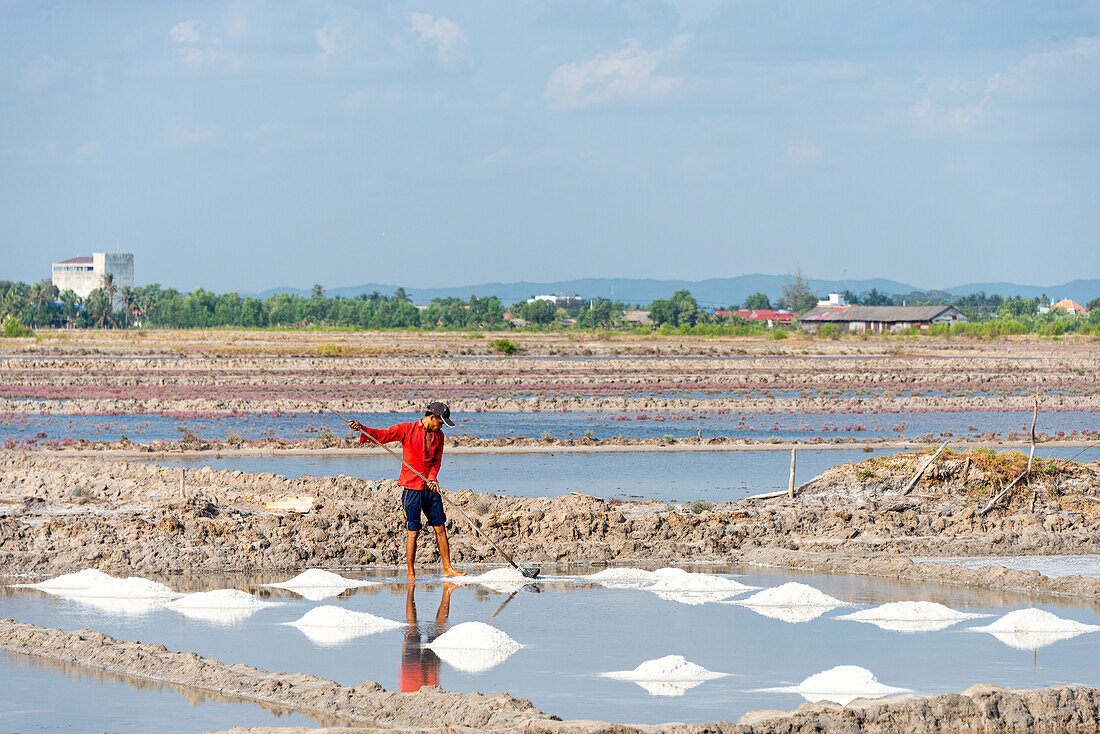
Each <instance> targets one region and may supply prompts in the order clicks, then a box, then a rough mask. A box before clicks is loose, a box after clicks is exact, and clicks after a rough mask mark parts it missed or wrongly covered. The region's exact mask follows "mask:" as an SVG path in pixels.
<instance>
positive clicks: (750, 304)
mask: <svg viewBox="0 0 1100 734" xmlns="http://www.w3.org/2000/svg"><path fill="white" fill-rule="evenodd" d="M771 307H772V302H771V301H770V300H769V299H768V296H767V294H766V293H753V294H752V295H751V296H749V297H748V298H746V299H745V308H748V309H754V310H755V309H761V308H763V309H770V308H771Z"/></svg>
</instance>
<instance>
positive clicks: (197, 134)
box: [164, 122, 218, 146]
mask: <svg viewBox="0 0 1100 734" xmlns="http://www.w3.org/2000/svg"><path fill="white" fill-rule="evenodd" d="M217 136H218V130H217V128H214V127H187V126H185V125H182V124H180V123H176V122H173V123H169V124H168V125H167V126H166V127H165V128H164V140H165V142H166V143H168V144H169V145H177V146H179V145H199V144H202V143H208V142H210V141H211V140H213V139H214V138H216V137H217Z"/></svg>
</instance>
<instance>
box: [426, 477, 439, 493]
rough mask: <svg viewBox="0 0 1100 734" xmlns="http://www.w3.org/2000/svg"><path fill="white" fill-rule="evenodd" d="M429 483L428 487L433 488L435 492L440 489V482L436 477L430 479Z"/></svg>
mask: <svg viewBox="0 0 1100 734" xmlns="http://www.w3.org/2000/svg"><path fill="white" fill-rule="evenodd" d="M427 484H428V489H430V490H432V491H433V492H438V491H439V482H437V481H435V480H434V479H429V480H428V483H427Z"/></svg>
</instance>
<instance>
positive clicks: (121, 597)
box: [43, 572, 182, 614]
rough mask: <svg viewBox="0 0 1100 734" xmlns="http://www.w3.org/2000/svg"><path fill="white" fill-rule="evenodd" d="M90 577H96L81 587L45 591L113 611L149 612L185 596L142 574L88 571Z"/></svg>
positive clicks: (129, 612)
mask: <svg viewBox="0 0 1100 734" xmlns="http://www.w3.org/2000/svg"><path fill="white" fill-rule="evenodd" d="M97 573H98V572H97ZM88 579H95V580H92V581H90V583H87V584H86V585H83V586H82V587H81V588H53V589H50V588H46V589H43V591H46V592H47V593H49V594H54V595H56V596H60V597H62V598H64V599H72V600H74V601H78V602H80V603H82V604H87V605H89V606H93V607H96V608H97V609H100V610H102V611H104V612H108V613H111V614H147V613H149V612H152V611H154V610H156V609H160V608H161V607H163V606H164V605H165V604H167V603H168V602H170V601H172V600H173V599H176V598H179V597H180V596H182V594H180V593H178V592H176V591H173V590H172V589H170V588H168V587H167V586H165V585H164V584H161V583H157V582H156V581H150V580H149V579H143V578H140V577H138V576H131V577H130V578H125V579H120V578H115V577H114V576H109V575H107V574H103V576H102V577H95V576H93V575H92V574H88V575H87V576H85V577H84V580H88ZM66 583H69V584H72V583H73V582H72V581H68V582H66ZM80 583H83V581H80Z"/></svg>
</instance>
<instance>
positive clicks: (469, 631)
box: [428, 622, 523, 652]
mask: <svg viewBox="0 0 1100 734" xmlns="http://www.w3.org/2000/svg"><path fill="white" fill-rule="evenodd" d="M428 647H430V648H431V649H433V650H436V651H438V650H442V649H452V650H456V649H462V650H509V651H511V652H515V651H516V650H518V649H520V648H521V647H523V645H521V644H519V643H518V642H516V641H515V640H513V639H512V638H511V637H509V636H508V634H507V633H506V632H503V631H501V630H498V629H497V628H496V627H493V626H492V625H489V624H485V623H484V622H463V623H462V624H457V625H455V626H454V627H451V628H450V629H449V630H447V631H446V632H444V633H443V634H441V635H440V636H439V637H437V638H435V639H434V640H432V642H431V643H430V644H429V645H428Z"/></svg>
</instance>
